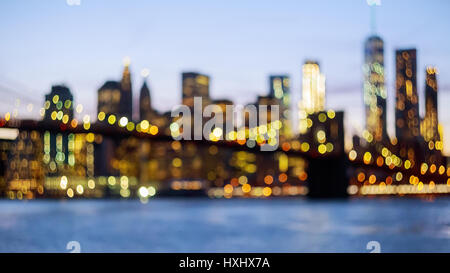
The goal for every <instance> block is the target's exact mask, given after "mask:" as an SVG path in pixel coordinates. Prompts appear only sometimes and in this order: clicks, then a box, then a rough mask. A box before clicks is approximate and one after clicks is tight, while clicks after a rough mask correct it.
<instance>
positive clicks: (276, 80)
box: [269, 75, 292, 137]
mask: <svg viewBox="0 0 450 273" xmlns="http://www.w3.org/2000/svg"><path fill="white" fill-rule="evenodd" d="M269 86H270V92H269V97H271V98H273V99H275V101H276V102H277V104H278V105H279V107H280V120H281V122H282V128H281V133H282V135H283V136H286V137H289V136H290V135H291V127H292V126H291V124H290V122H289V121H290V108H289V107H290V102H291V100H290V91H289V89H290V82H289V76H287V75H272V76H270V77H269Z"/></svg>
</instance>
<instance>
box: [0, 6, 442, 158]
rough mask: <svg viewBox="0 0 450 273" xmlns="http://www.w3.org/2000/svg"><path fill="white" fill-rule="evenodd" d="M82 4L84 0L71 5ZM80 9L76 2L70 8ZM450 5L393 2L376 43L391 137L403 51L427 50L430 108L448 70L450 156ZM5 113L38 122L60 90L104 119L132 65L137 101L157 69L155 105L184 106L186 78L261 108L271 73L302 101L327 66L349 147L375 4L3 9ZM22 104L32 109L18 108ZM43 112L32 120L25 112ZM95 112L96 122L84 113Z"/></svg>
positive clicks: (358, 126) (421, 68)
mask: <svg viewBox="0 0 450 273" xmlns="http://www.w3.org/2000/svg"><path fill="white" fill-rule="evenodd" d="M71 1H73V2H76V1H75V0H71ZM69 2H70V1H69ZM449 11H450V1H447V0H441V1H439V0H431V1H425V0H422V1H419V0H381V6H378V7H376V19H377V20H376V26H377V27H376V33H377V34H378V35H380V36H381V37H382V38H383V40H384V42H385V68H386V85H387V90H388V123H389V133H390V135H391V136H392V135H393V133H394V121H393V117H394V100H395V90H394V88H393V85H394V79H395V74H394V73H395V71H394V69H395V62H394V61H395V60H394V51H395V49H401V48H411V47H415V48H417V50H418V88H419V93H420V102H419V103H420V108H421V111H422V113H423V109H424V96H423V91H424V76H425V67H426V66H427V65H435V66H437V67H438V69H439V72H440V73H439V75H438V85H439V88H440V89H439V119H440V122H441V123H442V124H443V126H444V128H445V133H444V134H445V139H444V144H445V153H446V155H449V154H450V145H449V144H450V143H449V141H448V140H449V139H450V109H449V108H448V106H447V105H448V103H449V102H450V35H449V29H450V18H449V16H448V12H449ZM0 22H1V24H0V37H1V42H0V60H1V61H0V94H1V96H2V99H1V100H0V113H2V114H3V113H5V112H8V111H13V110H14V108H16V107H17V108H19V117H35V118H37V113H38V110H39V108H40V107H41V106H42V105H43V101H44V94H46V93H48V92H49V91H50V88H51V86H52V85H54V84H65V85H67V86H68V87H69V88H70V89H71V91H72V93H73V94H74V97H75V103H76V104H78V103H81V104H83V106H84V108H85V111H84V112H85V113H87V114H93V115H95V114H96V106H97V89H98V88H99V87H100V86H101V85H102V84H103V83H104V81H105V80H110V79H113V80H119V79H120V77H121V72H122V69H123V65H122V60H123V58H124V57H125V56H129V57H130V58H131V66H130V68H131V70H132V73H133V75H132V76H133V84H134V87H133V89H134V90H133V92H134V99H137V98H138V96H139V94H138V91H139V89H140V87H141V84H142V79H141V78H140V75H139V74H140V71H141V70H142V69H143V68H148V69H149V70H150V76H149V79H148V83H149V85H150V88H151V96H152V99H153V107H154V108H156V109H157V110H159V111H167V110H170V109H171V108H172V107H173V106H174V105H176V104H179V103H180V102H181V72H183V71H198V72H201V73H205V74H208V75H210V76H211V89H210V92H211V96H212V98H213V99H218V98H227V99H231V100H233V101H234V102H236V103H239V104H243V103H248V102H252V101H254V100H255V99H256V96H257V95H265V94H267V92H268V76H269V75H270V74H288V75H290V76H291V79H292V81H291V82H292V86H291V93H292V98H293V100H292V102H293V104H294V105H296V104H297V102H298V100H300V98H301V66H302V64H303V62H304V61H305V60H306V59H314V60H317V61H319V63H320V68H321V70H322V72H323V73H324V74H325V76H326V79H327V81H326V87H327V89H326V92H327V102H326V104H327V107H328V108H333V109H335V110H344V111H345V115H346V128H347V132H346V134H347V139H348V137H349V136H351V135H352V134H354V133H358V134H359V133H360V132H361V130H362V128H363V126H364V122H363V100H362V78H363V75H362V69H361V67H362V64H363V43H364V40H365V39H366V38H367V36H369V35H370V34H371V29H370V7H369V6H368V5H367V2H366V0H342V1H336V0H328V1H326V0H318V1H295V0H292V1H261V0H259V1H244V0H241V1H234V0H233V1H219V0H215V1H211V0H210V1H206V0H205V1H138V0H135V1H125V0H123V1H111V0H80V5H69V4H68V3H67V1H66V0H47V1H13V0H6V1H5V0H4V1H1V2H0ZM17 98H20V99H21V101H20V105H18V104H17V103H16V99H17ZM29 103H33V105H34V108H33V110H32V112H31V113H27V111H26V110H25V108H24V106H25V105H27V104H29ZM83 114H84V113H83Z"/></svg>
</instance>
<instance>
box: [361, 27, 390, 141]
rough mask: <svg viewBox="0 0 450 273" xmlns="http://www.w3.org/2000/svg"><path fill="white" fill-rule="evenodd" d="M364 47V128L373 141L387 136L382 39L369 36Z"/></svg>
mask: <svg viewBox="0 0 450 273" xmlns="http://www.w3.org/2000/svg"><path fill="white" fill-rule="evenodd" d="M364 48H365V50H364V66H363V72H364V87H363V88H364V106H365V109H366V130H367V131H368V132H369V133H370V134H371V135H372V137H373V139H374V140H375V141H381V140H383V139H386V138H387V130H386V97H387V94H386V89H385V86H384V56H383V53H384V52H383V40H382V39H381V38H380V37H378V36H371V37H369V38H368V39H367V41H366V43H365V46H364Z"/></svg>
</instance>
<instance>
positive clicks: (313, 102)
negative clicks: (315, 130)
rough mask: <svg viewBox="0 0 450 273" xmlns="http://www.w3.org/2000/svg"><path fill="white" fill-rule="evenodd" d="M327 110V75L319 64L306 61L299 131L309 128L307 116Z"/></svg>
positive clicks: (300, 104) (303, 131) (302, 131)
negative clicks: (322, 72) (321, 71)
mask: <svg viewBox="0 0 450 273" xmlns="http://www.w3.org/2000/svg"><path fill="white" fill-rule="evenodd" d="M323 110H325V76H324V75H323V74H321V73H320V68H319V64H318V63H317V62H314V61H306V62H305V64H304V65H303V77H302V100H301V101H300V103H299V120H300V124H299V132H300V133H301V134H302V133H305V132H306V129H307V116H308V115H311V114H314V113H317V112H320V111H323Z"/></svg>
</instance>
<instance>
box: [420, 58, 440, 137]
mask: <svg viewBox="0 0 450 273" xmlns="http://www.w3.org/2000/svg"><path fill="white" fill-rule="evenodd" d="M436 74H437V69H436V68H434V67H428V68H427V70H426V79H425V117H424V119H423V123H422V135H423V138H424V139H425V141H426V142H430V141H433V142H436V141H440V137H439V131H438V124H439V123H438V111H437V109H438V108H437V91H438V85H437V79H436Z"/></svg>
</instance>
